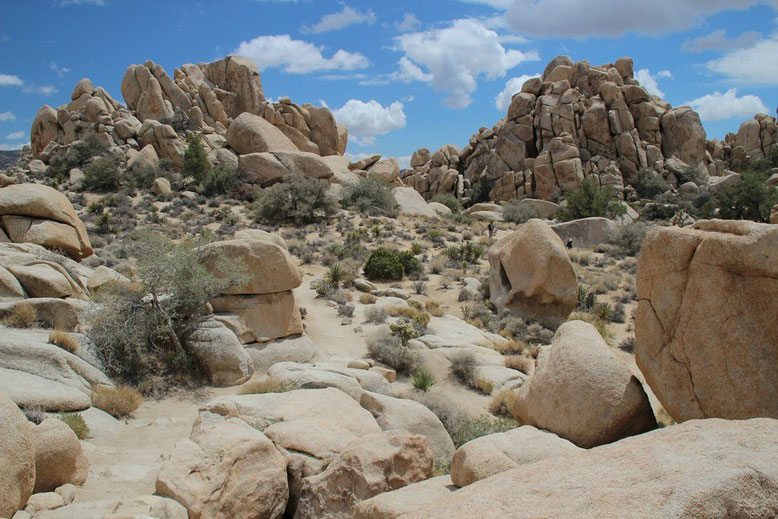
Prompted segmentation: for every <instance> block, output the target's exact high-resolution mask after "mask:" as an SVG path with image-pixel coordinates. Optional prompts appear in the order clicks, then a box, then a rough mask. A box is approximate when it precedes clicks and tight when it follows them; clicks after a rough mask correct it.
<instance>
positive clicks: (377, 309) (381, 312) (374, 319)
mask: <svg viewBox="0 0 778 519" xmlns="http://www.w3.org/2000/svg"><path fill="white" fill-rule="evenodd" d="M387 317H389V312H387V311H386V309H385V308H383V307H381V306H371V307H370V308H365V321H367V322H369V323H373V324H381V323H383V322H385V321H386V318H387Z"/></svg>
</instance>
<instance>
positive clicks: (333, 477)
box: [295, 430, 433, 519]
mask: <svg viewBox="0 0 778 519" xmlns="http://www.w3.org/2000/svg"><path fill="white" fill-rule="evenodd" d="M432 468H433V462H432V452H431V451H430V450H429V448H428V447H427V442H426V438H425V437H424V436H421V435H415V434H410V433H408V432H407V431H402V430H395V431H386V432H382V433H378V434H371V435H367V436H363V437H362V438H359V439H357V440H354V441H353V442H351V443H350V444H349V445H348V446H346V448H345V449H344V450H343V451H342V452H341V453H340V454H338V455H337V456H336V457H335V458H334V459H333V460H332V461H331V462H330V464H329V465H328V466H327V469H326V470H325V471H324V472H322V473H320V474H317V475H315V476H309V477H307V478H305V479H304V480H303V485H302V490H301V492H300V502H299V505H298V507H297V513H296V514H295V517H298V518H300V519H307V518H321V519H327V518H350V517H352V516H353V508H354V506H355V505H356V504H357V503H359V502H360V501H364V500H366V499H369V498H371V497H373V496H375V495H378V494H381V493H383V492H389V491H392V490H397V489H398V488H402V487H404V486H406V485H409V484H411V483H416V482H417V481H422V480H424V479H427V478H428V477H430V476H431V475H432Z"/></svg>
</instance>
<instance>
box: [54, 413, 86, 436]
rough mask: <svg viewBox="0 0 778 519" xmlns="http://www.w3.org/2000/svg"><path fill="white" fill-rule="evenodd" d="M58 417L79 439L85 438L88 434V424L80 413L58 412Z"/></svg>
mask: <svg viewBox="0 0 778 519" xmlns="http://www.w3.org/2000/svg"><path fill="white" fill-rule="evenodd" d="M59 419H60V420H62V421H63V422H65V424H67V426H68V427H70V428H71V429H72V430H73V432H74V433H76V437H77V438H78V439H79V440H85V439H86V438H87V437H88V436H89V426H88V425H87V424H86V421H85V420H84V418H83V417H82V416H81V415H80V414H76V413H60V415H59Z"/></svg>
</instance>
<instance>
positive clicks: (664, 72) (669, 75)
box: [656, 70, 673, 79]
mask: <svg viewBox="0 0 778 519" xmlns="http://www.w3.org/2000/svg"><path fill="white" fill-rule="evenodd" d="M656 77H661V78H662V79H673V73H672V72H670V71H669V70H660V71H659V72H657V73H656Z"/></svg>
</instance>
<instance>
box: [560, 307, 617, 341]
mask: <svg viewBox="0 0 778 519" xmlns="http://www.w3.org/2000/svg"><path fill="white" fill-rule="evenodd" d="M568 320H569V321H584V322H586V323H589V324H591V325H592V326H594V328H595V329H596V330H597V333H599V334H600V336H601V337H602V338H603V340H605V342H606V343H608V344H610V343H611V342H613V333H611V331H610V329H609V328H608V323H607V321H603V320H602V319H600V318H599V317H596V316H594V315H592V314H588V313H584V312H573V313H572V314H570V317H569V319H568Z"/></svg>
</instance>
